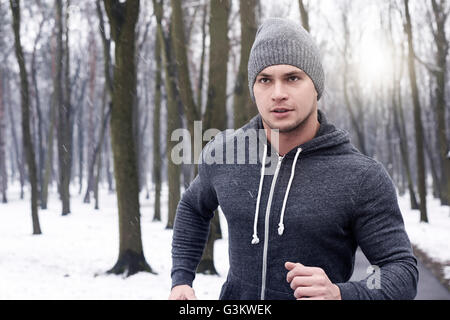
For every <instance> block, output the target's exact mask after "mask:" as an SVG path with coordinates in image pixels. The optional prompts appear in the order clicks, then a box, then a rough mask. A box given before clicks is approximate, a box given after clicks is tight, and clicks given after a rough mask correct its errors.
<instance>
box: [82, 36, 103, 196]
mask: <svg viewBox="0 0 450 320" xmlns="http://www.w3.org/2000/svg"><path fill="white" fill-rule="evenodd" d="M96 44H97V42H96V40H95V36H94V35H93V34H92V35H91V46H89V49H90V50H89V101H88V107H89V112H88V116H89V120H88V134H89V137H91V139H89V142H88V152H87V157H88V161H87V162H88V163H87V165H88V176H87V181H88V182H87V189H86V194H85V195H84V199H83V202H84V203H90V201H91V191H92V187H93V185H94V166H95V156H94V150H95V140H94V139H92V137H94V136H95V126H94V106H95V103H94V101H95V84H96V76H97V45H96ZM105 60H106V59H105Z"/></svg>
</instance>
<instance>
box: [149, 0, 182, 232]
mask: <svg viewBox="0 0 450 320" xmlns="http://www.w3.org/2000/svg"><path fill="white" fill-rule="evenodd" d="M153 6H154V8H155V16H156V20H157V23H158V31H157V32H158V38H159V41H160V45H161V49H162V64H163V66H164V73H165V77H164V81H165V82H164V87H165V89H166V93H167V103H166V104H167V137H166V139H167V140H166V141H167V143H166V146H167V152H166V153H167V180H168V185H169V203H168V219H167V225H166V228H167V229H172V228H173V224H174V221H175V214H176V210H177V206H178V203H179V202H180V166H179V165H176V164H175V163H174V162H173V161H172V158H171V151H172V149H173V147H174V146H175V145H176V143H175V142H173V141H171V139H170V137H171V135H172V132H173V130H176V129H179V128H180V127H181V121H180V118H179V112H178V104H177V100H176V96H177V88H176V83H175V70H174V68H175V66H174V65H173V63H171V61H172V59H171V57H172V49H171V44H170V40H169V39H168V38H166V37H165V36H164V32H163V29H162V12H163V11H162V10H163V4H162V2H158V1H157V0H153ZM172 23H173V22H172ZM172 23H171V25H172Z"/></svg>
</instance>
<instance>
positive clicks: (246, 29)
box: [233, 0, 257, 129]
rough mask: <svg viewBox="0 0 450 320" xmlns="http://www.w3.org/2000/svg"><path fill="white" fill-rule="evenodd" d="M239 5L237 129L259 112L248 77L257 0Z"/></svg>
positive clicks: (235, 123)
mask: <svg viewBox="0 0 450 320" xmlns="http://www.w3.org/2000/svg"><path fill="white" fill-rule="evenodd" d="M239 5H240V7H239V14H240V19H241V52H240V56H241V57H240V61H239V71H238V74H237V75H236V85H235V87H234V97H233V113H234V128H235V129H238V128H240V127H242V126H243V125H244V124H245V123H247V122H248V121H249V120H250V119H251V118H252V117H253V116H254V115H256V113H257V109H256V107H255V104H254V103H253V101H251V99H250V92H249V90H248V77H247V65H248V58H249V56H250V51H251V49H252V45H253V42H254V41H255V36H256V29H257V27H256V16H255V14H256V6H257V0H243V1H240V2H239Z"/></svg>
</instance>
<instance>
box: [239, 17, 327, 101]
mask: <svg viewBox="0 0 450 320" xmlns="http://www.w3.org/2000/svg"><path fill="white" fill-rule="evenodd" d="M279 64H288V65H292V66H295V67H297V68H299V69H301V70H303V71H304V72H305V73H306V74H307V75H308V76H309V77H310V78H311V80H312V82H313V83H314V86H315V88H316V90H317V93H318V96H317V100H319V99H320V97H321V96H322V93H323V89H324V82H325V75H324V71H323V67H322V63H321V59H320V52H319V49H318V48H317V46H316V45H315V44H314V42H313V40H312V38H311V36H310V35H309V33H308V32H307V31H306V30H305V29H304V28H303V27H302V26H301V25H300V24H299V23H296V22H294V21H292V20H287V19H281V18H270V19H268V20H266V21H265V22H264V23H263V24H262V25H261V26H260V27H259V29H258V31H257V33H256V38H255V42H254V43H253V47H252V50H251V52H250V57H249V61H248V86H249V89H250V96H251V98H252V100H253V101H255V96H254V94H253V86H254V84H255V81H256V77H257V76H258V74H259V73H260V72H261V71H263V70H264V69H265V68H267V67H270V66H273V65H279Z"/></svg>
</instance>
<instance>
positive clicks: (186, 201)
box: [171, 143, 218, 288]
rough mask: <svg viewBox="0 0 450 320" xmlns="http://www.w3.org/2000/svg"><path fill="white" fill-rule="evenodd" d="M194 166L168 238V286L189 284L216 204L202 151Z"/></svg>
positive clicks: (206, 237) (199, 257) (200, 255)
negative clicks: (193, 174) (169, 273)
mask: <svg viewBox="0 0 450 320" xmlns="http://www.w3.org/2000/svg"><path fill="white" fill-rule="evenodd" d="M210 144H211V143H209V144H207V145H206V146H205V148H204V149H203V151H202V154H201V158H200V159H201V163H199V165H198V175H197V176H196V177H195V179H194V181H192V182H191V184H190V185H189V188H188V189H187V190H186V191H185V192H184V193H183V195H182V197H181V201H180V203H179V204H178V207H177V211H176V215H175V222H174V228H173V238H172V271H171V277H172V288H173V287H174V286H177V285H183V284H187V285H189V286H192V282H193V281H194V278H195V271H196V269H197V266H198V264H199V262H200V259H201V257H202V253H203V250H204V247H205V243H206V241H207V239H208V233H209V225H210V221H211V218H212V217H213V215H214V210H216V209H217V207H218V200H217V195H216V193H215V190H214V188H213V187H212V185H211V181H210V178H209V174H208V169H209V165H208V164H206V163H205V159H204V158H205V157H204V153H205V150H207V148H208V146H209V145H210Z"/></svg>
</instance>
